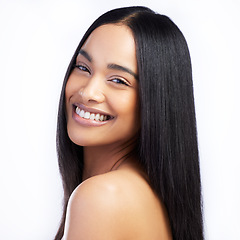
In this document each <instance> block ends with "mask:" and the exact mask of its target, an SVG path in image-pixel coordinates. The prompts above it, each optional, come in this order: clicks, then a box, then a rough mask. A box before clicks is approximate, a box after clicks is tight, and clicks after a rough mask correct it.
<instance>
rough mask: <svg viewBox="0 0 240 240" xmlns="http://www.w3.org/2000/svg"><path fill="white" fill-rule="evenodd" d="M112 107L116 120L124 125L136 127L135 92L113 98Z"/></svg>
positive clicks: (137, 115) (137, 105) (137, 112)
mask: <svg viewBox="0 0 240 240" xmlns="http://www.w3.org/2000/svg"><path fill="white" fill-rule="evenodd" d="M111 105H112V106H114V111H115V112H116V114H117V116H118V119H119V120H121V121H124V124H125V125H126V124H128V125H137V124H136V123H137V122H138V121H139V101H138V95H137V93H136V92H132V93H131V94H126V95H122V96H116V95H115V96H113V98H112V104H111Z"/></svg>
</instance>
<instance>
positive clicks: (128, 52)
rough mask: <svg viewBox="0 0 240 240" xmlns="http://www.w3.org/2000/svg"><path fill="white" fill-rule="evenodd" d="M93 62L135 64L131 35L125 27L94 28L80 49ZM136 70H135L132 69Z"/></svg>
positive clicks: (133, 44) (133, 42)
mask: <svg viewBox="0 0 240 240" xmlns="http://www.w3.org/2000/svg"><path fill="white" fill-rule="evenodd" d="M81 49H83V50H85V51H86V52H87V53H88V54H89V55H91V56H92V58H93V61H94V60H95V61H97V60H101V61H106V62H108V63H112V62H114V63H119V62H122V61H125V65H126V64H130V65H134V64H136V47H135V41H134V37H133V34H132V32H131V30H130V28H129V27H127V26H125V25H119V24H118V25H117V24H106V25H102V26H100V27H98V28H96V29H95V30H94V31H93V32H92V33H91V34H90V36H89V37H88V39H87V40H86V42H85V43H84V44H83V46H82V48H81ZM134 70H136V69H134Z"/></svg>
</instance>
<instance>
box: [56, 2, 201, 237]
mask: <svg viewBox="0 0 240 240" xmlns="http://www.w3.org/2000/svg"><path fill="white" fill-rule="evenodd" d="M105 24H123V25H126V26H128V27H129V28H130V29H131V31H132V33H133V37H134V40H135V44H136V57H137V65H138V81H139V106H140V121H141V129H140V136H139V138H138V141H137V143H136V148H135V152H136V154H137V157H138V160H139V163H140V164H141V165H142V166H143V168H144V169H145V171H146V173H147V175H148V177H149V180H150V185H151V187H152V188H153V190H154V191H155V192H156V193H157V195H158V197H159V199H160V200H161V201H162V202H163V204H164V205H165V207H166V210H167V213H168V217H169V220H170V226H171V231H172V236H173V239H174V240H202V239H203V222H202V199H201V181H200V170H199V154H198V143H197V130H196V119H195V107H194V96H193V82H192V69H191V60H190V54H189V50H188V46H187V43H186V40H185V38H184V36H183V34H182V33H181V31H180V30H179V28H178V27H177V26H176V25H175V24H174V23H173V21H171V20H170V19H169V18H168V17H167V16H164V15H161V14H158V13H155V12H153V11H152V10H150V9H149V8H146V7H126V8H118V9H114V10H111V11H109V12H107V13H105V14H103V15H102V16H100V17H99V18H98V19H97V20H96V21H95V22H94V23H93V24H92V25H91V26H90V28H89V29H88V30H87V32H86V33H85V35H84V36H83V38H82V40H81V41H80V44H79V45H78V47H77V49H76V51H75V53H74V55H73V57H72V60H71V62H70V64H69V66H68V69H67V72H66V75H65V79H64V82H63V87H62V92H61V96H60V102H59V110H58V123H57V153H58V163H59V170H60V174H61V177H62V182H63V189H64V200H63V201H64V202H63V203H64V204H63V215H62V219H61V223H60V227H59V229H58V232H57V234H56V236H55V240H60V239H61V238H62V236H63V233H64V224H65V219H66V209H67V204H68V200H69V198H70V195H71V193H72V192H73V190H74V189H75V188H76V187H77V186H78V185H79V184H80V183H81V182H82V172H83V165H84V161H83V147H82V146H78V145H76V144H74V143H73V142H72V141H71V140H70V139H69V137H68V134H67V121H66V115H65V87H66V83H67V80H68V78H69V75H70V74H71V72H72V70H73V68H74V64H75V61H76V57H77V54H78V52H79V50H80V49H81V47H82V45H83V44H84V42H85V41H86V40H87V38H88V37H89V35H90V34H91V33H92V32H93V31H94V29H96V28H97V27H99V26H102V25H105Z"/></svg>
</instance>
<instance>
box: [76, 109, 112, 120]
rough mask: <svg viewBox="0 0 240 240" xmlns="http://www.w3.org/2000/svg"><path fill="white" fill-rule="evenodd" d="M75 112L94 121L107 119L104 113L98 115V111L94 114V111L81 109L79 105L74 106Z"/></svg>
mask: <svg viewBox="0 0 240 240" xmlns="http://www.w3.org/2000/svg"><path fill="white" fill-rule="evenodd" d="M75 111H76V113H77V114H78V115H79V116H80V117H82V118H85V119H91V120H95V121H106V120H107V116H106V115H100V114H99V113H97V114H96V115H95V114H94V113H90V112H85V111H84V110H81V109H80V108H79V107H76V110H75Z"/></svg>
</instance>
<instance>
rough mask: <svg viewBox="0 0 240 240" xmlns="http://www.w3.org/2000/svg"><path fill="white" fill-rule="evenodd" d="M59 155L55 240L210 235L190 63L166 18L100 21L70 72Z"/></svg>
mask: <svg viewBox="0 0 240 240" xmlns="http://www.w3.org/2000/svg"><path fill="white" fill-rule="evenodd" d="M57 150H58V159H59V167H60V173H61V175H62V181H63V186H64V211H63V216H62V221H61V225H60V228H59V230H58V233H57V235H56V237H55V239H56V240H58V239H61V238H62V237H63V236H64V239H65V240H71V239H74V240H77V239H79V240H81V239H84V240H87V239H95V240H97V239H104V240H108V239H111V240H113V239H131V240H132V239H138V240H141V239H153V240H155V239H164V240H165V239H184V240H187V239H191V240H193V239H197V240H200V239H203V229H202V211H201V186H200V173H199V162H198V147H197V136H196V120H195V110H194V99H193V86H192V75H191V62H190V56H189V52H188V47H187V44H186V41H185V39H184V37H183V35H182V33H181V32H180V30H179V29H178V28H177V26H176V25H175V24H174V23H173V22H172V21H171V20H170V19H169V18H168V17H166V16H163V15H160V14H156V13H154V12H153V11H151V10H150V9H148V8H145V7H128V8H120V9H115V10H112V11H109V12H107V13H105V14H103V15H102V16H100V17H99V18H98V19H97V20H96V21H95V22H94V23H93V24H92V26H91V27H90V28H89V29H88V31H87V32H86V33H85V35H84V37H83V39H82V40H81V42H80V44H79V46H78V47H77V49H76V52H75V54H74V55H73V58H72V60H71V62H70V65H69V67H68V70H67V73H66V76H65V80H64V83H63V89H62V93H61V99H60V104H59V115H58V129H57Z"/></svg>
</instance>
